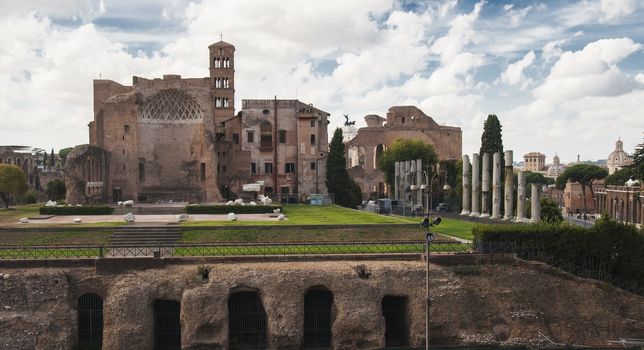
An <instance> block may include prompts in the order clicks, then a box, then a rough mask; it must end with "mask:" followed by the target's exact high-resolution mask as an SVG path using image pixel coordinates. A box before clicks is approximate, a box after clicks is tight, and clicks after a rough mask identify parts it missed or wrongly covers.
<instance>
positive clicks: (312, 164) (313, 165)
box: [311, 162, 316, 170]
mask: <svg viewBox="0 0 644 350" xmlns="http://www.w3.org/2000/svg"><path fill="white" fill-rule="evenodd" d="M315 168H316V165H315V162H311V170H315Z"/></svg>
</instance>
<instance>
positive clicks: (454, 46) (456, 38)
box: [431, 1, 485, 63]
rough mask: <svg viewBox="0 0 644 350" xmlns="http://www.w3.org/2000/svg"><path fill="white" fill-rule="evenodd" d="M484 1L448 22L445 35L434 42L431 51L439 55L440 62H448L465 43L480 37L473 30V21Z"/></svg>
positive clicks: (478, 39)
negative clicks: (448, 25)
mask: <svg viewBox="0 0 644 350" xmlns="http://www.w3.org/2000/svg"><path fill="white" fill-rule="evenodd" d="M484 3H485V2H483V1H480V2H477V3H476V5H474V9H473V10H472V12H470V13H468V14H462V15H458V16H456V18H454V19H453V20H452V21H451V23H450V29H449V32H448V33H447V35H445V36H443V37H441V38H439V39H438V40H436V42H434V44H433V45H432V47H431V51H432V53H434V54H437V55H440V57H441V62H443V63H448V62H449V61H450V60H452V59H453V58H454V57H455V56H456V55H458V53H459V52H461V51H462V50H463V48H465V47H466V46H467V45H469V44H471V43H476V42H479V41H480V40H481V39H482V38H481V36H480V35H479V34H478V33H477V32H476V31H475V30H474V23H475V22H476V20H477V19H478V17H479V13H480V12H481V8H482V7H483V4H484Z"/></svg>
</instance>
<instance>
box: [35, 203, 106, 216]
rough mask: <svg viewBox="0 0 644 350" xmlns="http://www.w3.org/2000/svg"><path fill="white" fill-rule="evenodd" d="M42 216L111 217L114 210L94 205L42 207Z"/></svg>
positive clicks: (40, 210)
mask: <svg viewBox="0 0 644 350" xmlns="http://www.w3.org/2000/svg"><path fill="white" fill-rule="evenodd" d="M39 212H40V214H41V215H110V214H112V213H113V212H114V208H112V207H109V206H107V205H94V206H83V207H41V208H40V209H39Z"/></svg>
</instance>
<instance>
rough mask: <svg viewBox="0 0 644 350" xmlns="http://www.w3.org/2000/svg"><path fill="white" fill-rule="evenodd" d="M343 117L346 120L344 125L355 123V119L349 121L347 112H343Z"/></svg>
mask: <svg viewBox="0 0 644 350" xmlns="http://www.w3.org/2000/svg"><path fill="white" fill-rule="evenodd" d="M344 119H346V121H345V122H344V126H351V125H355V124H356V121H355V120H354V121H349V115H348V114H344Z"/></svg>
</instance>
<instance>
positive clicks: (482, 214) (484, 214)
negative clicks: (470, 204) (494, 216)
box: [479, 213, 490, 218]
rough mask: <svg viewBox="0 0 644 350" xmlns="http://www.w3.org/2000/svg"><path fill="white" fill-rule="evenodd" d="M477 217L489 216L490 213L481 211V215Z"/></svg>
mask: <svg viewBox="0 0 644 350" xmlns="http://www.w3.org/2000/svg"><path fill="white" fill-rule="evenodd" d="M479 217H480V218H489V217H490V213H481V216H479Z"/></svg>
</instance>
